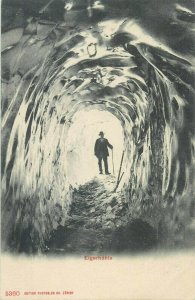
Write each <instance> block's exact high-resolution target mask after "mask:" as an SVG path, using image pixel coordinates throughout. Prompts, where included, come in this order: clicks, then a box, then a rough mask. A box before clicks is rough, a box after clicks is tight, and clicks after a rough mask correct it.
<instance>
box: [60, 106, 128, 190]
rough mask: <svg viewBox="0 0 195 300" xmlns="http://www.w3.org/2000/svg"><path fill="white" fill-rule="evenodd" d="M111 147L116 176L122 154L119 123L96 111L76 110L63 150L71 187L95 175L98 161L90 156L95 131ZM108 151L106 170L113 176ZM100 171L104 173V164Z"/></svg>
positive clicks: (115, 119)
mask: <svg viewBox="0 0 195 300" xmlns="http://www.w3.org/2000/svg"><path fill="white" fill-rule="evenodd" d="M100 131H103V132H104V134H105V138H107V139H108V141H109V143H110V144H111V145H113V163H114V173H115V176H117V174H118V171H119V167H120V161H121V156H122V152H123V150H124V132H123V128H122V126H121V122H120V121H119V120H118V119H117V118H116V117H115V116H114V115H113V114H111V113H110V112H108V111H101V110H99V109H90V110H88V111H86V110H80V111H78V112H76V113H75V115H74V116H73V119H72V125H71V127H70V128H69V131H68V134H67V139H66V144H65V151H66V166H65V167H66V174H67V180H68V182H69V184H71V185H72V186H73V187H76V186H79V185H82V184H84V183H86V182H88V181H90V180H91V179H93V178H94V177H96V176H101V177H103V176H105V175H99V168H98V159H97V157H96V156H95V155H94V145H95V141H96V139H97V138H99V132H100ZM113 163H112V150H111V149H109V156H108V167H109V172H110V173H111V174H112V175H114V174H113ZM102 166H103V171H104V164H102Z"/></svg>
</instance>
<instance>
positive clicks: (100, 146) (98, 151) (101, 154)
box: [94, 131, 113, 174]
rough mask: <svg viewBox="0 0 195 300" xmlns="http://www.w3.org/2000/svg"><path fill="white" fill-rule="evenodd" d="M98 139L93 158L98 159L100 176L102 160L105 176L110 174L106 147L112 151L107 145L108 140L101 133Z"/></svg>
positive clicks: (110, 146)
mask: <svg viewBox="0 0 195 300" xmlns="http://www.w3.org/2000/svg"><path fill="white" fill-rule="evenodd" d="M99 136H100V138H99V139H97V140H96V142H95V148H94V152H95V156H96V157H97V158H98V165H99V170H100V174H102V160H103V161H104V167H105V174H110V173H109V171H108V159H107V158H108V156H109V152H108V147H109V148H110V149H113V146H112V145H111V144H109V142H108V140H107V139H105V138H104V133H103V131H100V133H99Z"/></svg>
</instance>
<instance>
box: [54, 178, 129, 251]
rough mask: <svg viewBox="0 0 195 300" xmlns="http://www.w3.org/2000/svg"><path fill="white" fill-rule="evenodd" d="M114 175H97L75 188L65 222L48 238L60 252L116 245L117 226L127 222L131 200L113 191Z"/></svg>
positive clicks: (91, 249)
mask: <svg viewBox="0 0 195 300" xmlns="http://www.w3.org/2000/svg"><path fill="white" fill-rule="evenodd" d="M115 185H116V179H115V177H114V176H105V175H103V176H102V177H101V176H99V177H95V178H94V180H92V181H90V182H88V183H86V184H84V185H82V186H80V187H79V188H78V189H77V190H74V192H73V201H72V204H71V206H70V210H69V213H68V218H67V222H66V224H65V226H61V225H59V226H58V227H57V229H56V230H55V231H53V234H52V236H51V239H50V241H49V242H48V251H49V252H54V253H55V252H56V253H59V252H61V253H89V252H90V253H101V252H106V251H110V250H111V249H112V243H113V241H112V240H113V236H114V233H115V231H116V230H117V228H119V227H121V226H124V225H125V223H126V222H127V216H126V215H127V204H126V202H125V197H124V196H123V195H122V193H121V192H120V191H117V192H113V190H114V188H115Z"/></svg>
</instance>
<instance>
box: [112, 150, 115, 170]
mask: <svg viewBox="0 0 195 300" xmlns="http://www.w3.org/2000/svg"><path fill="white" fill-rule="evenodd" d="M112 169H113V175H114V173H115V172H114V159H113V149H112Z"/></svg>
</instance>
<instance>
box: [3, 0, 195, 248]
mask: <svg viewBox="0 0 195 300" xmlns="http://www.w3.org/2000/svg"><path fill="white" fill-rule="evenodd" d="M52 3H53V4H52V5H54V4H55V1H53V2H52ZM59 3H62V2H59V1H58V4H59ZM116 4H117V3H116V1H107V2H106V4H102V3H101V2H100V3H99V5H98V4H97V3H96V2H93V1H89V2H86V3H85V2H83V4H82V5H81V6H80V5H79V4H78V3H77V2H76V1H72V2H69V1H67V2H66V3H65V9H64V8H63V14H64V16H63V18H64V20H63V19H62V13H61V12H60V15H59V18H57V19H56V14H57V15H58V14H59V12H57V13H56V14H55V16H53V15H52V7H50V6H48V7H47V6H46V7H45V8H44V9H42V10H40V11H39V12H37V11H36V12H34V14H33V16H32V17H29V12H26V11H25V10H24V16H23V18H24V20H23V23H22V24H23V25H22V26H23V27H18V26H17V25H14V24H12V22H10V23H9V24H7V25H6V26H5V29H7V28H8V29H9V30H8V31H5V32H4V33H3V36H2V38H3V41H4V48H3V54H2V81H3V83H2V89H3V93H2V97H3V99H2V107H3V109H2V113H3V119H2V125H3V129H2V173H3V174H2V196H3V202H2V213H3V218H2V220H3V223H2V238H3V241H4V243H5V245H4V246H5V247H7V245H9V246H10V247H13V248H15V249H18V247H19V246H20V242H21V240H22V239H26V238H27V237H28V243H30V244H31V245H32V250H37V249H43V248H44V241H45V239H46V238H47V237H48V236H49V235H50V232H51V231H52V229H54V228H56V226H57V221H58V219H59V218H60V217H61V218H62V219H63V220H64V222H65V220H66V213H67V210H68V207H69V204H70V202H71V194H72V191H71V187H70V186H69V185H68V184H67V183H66V166H65V167H64V161H65V160H66V157H65V149H64V147H63V145H64V142H65V141H66V136H67V132H68V129H69V127H70V126H71V119H72V117H73V115H74V113H75V112H77V111H79V110H80V109H82V108H84V107H89V106H94V108H99V109H104V110H107V111H109V112H111V113H112V114H113V115H114V116H116V118H118V119H119V120H120V121H121V124H122V126H123V128H124V135H125V141H126V145H125V163H124V165H125V168H126V169H125V176H124V186H123V189H124V190H125V192H126V195H127V196H126V197H127V199H128V201H129V215H128V216H127V218H136V217H139V218H140V217H141V218H142V219H144V220H147V221H148V222H149V223H151V224H152V225H153V226H154V227H155V228H158V229H159V231H160V232H161V231H163V232H165V234H164V235H165V237H166V238H167V237H168V238H170V240H172V241H173V242H174V241H175V240H180V239H181V240H182V239H183V234H184V231H185V225H186V224H187V222H189V220H190V218H189V214H190V208H191V207H192V205H193V175H194V164H193V157H194V144H193V143H194V121H193V116H194V89H193V70H194V68H193V62H194V61H193V58H192V55H191V54H192V48H193V46H192V45H190V47H189V49H186V48H185V49H184V50H182V47H181V42H180V41H178V39H177V38H175V40H172V38H169V37H168V36H167V34H166V28H164V27H163V28H164V30H162V34H161V35H160V36H158V26H157V25H156V26H154V28H151V26H150V24H151V20H153V19H155V18H156V17H157V16H158V14H159V11H158V10H157V11H156V15H155V17H154V14H153V10H154V7H153V6H152V5H151V6H149V8H150V9H149V10H148V19H147V16H143V12H141V11H139V9H138V10H136V6H133V7H134V9H135V11H131V10H130V6H131V4H132V3H131V1H124V3H123V2H122V4H123V5H122V6H121V8H120V9H118V8H117V7H118V5H116ZM60 5H61V4H60ZM125 5H128V9H126V6H125ZM137 5H138V7H137V8H139V7H142V8H143V6H140V3H139V1H138V2H137ZM153 5H154V3H153ZM111 7H112V8H111ZM159 7H160V8H161V13H160V17H161V22H162V24H164V22H165V20H164V18H165V14H164V11H167V7H169V5H168V4H162V5H161V4H160V3H159ZM170 8H171V9H170V11H169V14H170V15H169V17H171V18H173V19H174V20H175V18H177V20H178V24H177V30H178V31H176V29H175V31H174V30H173V32H172V35H173V33H174V32H176V34H177V33H178V32H179V28H180V27H181V28H180V29H183V31H182V33H183V32H184V33H185V34H184V33H183V35H182V37H181V39H182V38H183V42H184V41H186V40H187V39H189V40H190V38H191V36H192V31H190V30H189V31H187V25H186V23H185V22H192V21H193V14H191V15H190V13H188V19H187V21H185V22H184V21H180V19H179V17H181V16H184V15H185V13H184V12H182V10H181V8H180V7H179V8H178V6H175V3H174V2H173V3H171V4H170ZM179 9H180V10H179ZM171 14H172V15H171ZM190 16H191V17H190ZM25 17H26V18H25ZM27 17H28V18H27ZM186 18H187V17H186ZM149 19H150V22H148V20H149ZM19 20H20V21H21V18H19ZM17 22H18V21H17ZM17 22H16V24H18V23H17ZM181 22H182V23H181ZM183 22H184V23H183ZM8 25H9V26H8ZM143 25H145V29H143ZM20 26H21V25H20ZM163 26H164V25H163ZM171 28H172V27H171ZM169 29H170V28H169ZM155 31H157V32H155ZM188 44H189V43H188ZM188 44H186V45H188ZM181 52H182V53H181Z"/></svg>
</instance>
